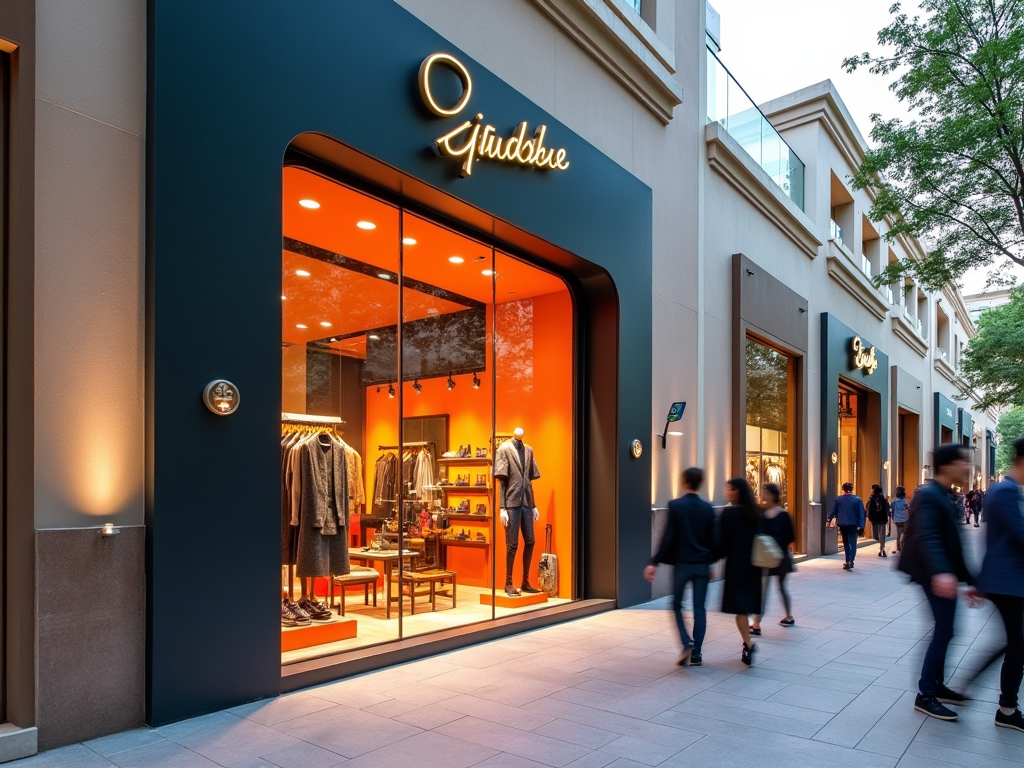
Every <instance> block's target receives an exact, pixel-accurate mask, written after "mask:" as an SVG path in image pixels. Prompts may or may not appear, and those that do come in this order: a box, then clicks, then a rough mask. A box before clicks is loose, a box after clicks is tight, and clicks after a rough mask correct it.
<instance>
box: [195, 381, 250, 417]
mask: <svg viewBox="0 0 1024 768" xmlns="http://www.w3.org/2000/svg"><path fill="white" fill-rule="evenodd" d="M241 400H242V398H241V395H239V393H238V387H236V386H235V385H234V384H232V383H231V382H230V381H228V380H227V379H216V380H214V381H211V382H210V383H209V384H207V385H206V389H204V390H203V402H204V403H205V404H206V407H207V408H209V409H210V410H211V411H213V412H214V413H216V414H217V415H218V416H228V415H230V414H232V413H234V412H235V411H237V410H238V404H239V403H240V402H241Z"/></svg>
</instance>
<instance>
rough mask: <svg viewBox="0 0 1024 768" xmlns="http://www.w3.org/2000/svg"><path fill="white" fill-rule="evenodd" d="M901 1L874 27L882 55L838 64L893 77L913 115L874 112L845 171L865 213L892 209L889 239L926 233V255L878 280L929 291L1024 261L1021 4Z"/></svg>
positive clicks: (1014, 0)
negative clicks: (862, 147)
mask: <svg viewBox="0 0 1024 768" xmlns="http://www.w3.org/2000/svg"><path fill="white" fill-rule="evenodd" d="M920 9H921V11H922V15H920V16H913V17H910V16H908V15H907V14H906V13H903V12H902V10H901V6H900V4H899V3H897V4H895V5H893V6H892V8H891V9H890V13H891V15H892V23H890V24H889V26H887V27H885V28H884V29H883V30H881V31H880V32H879V33H878V42H879V44H880V45H882V46H884V47H885V48H886V49H887V53H888V55H882V56H871V55H869V54H867V53H864V54H862V55H860V56H854V57H851V58H848V59H845V60H844V61H843V66H844V67H845V68H846V70H847V71H848V72H852V71H854V70H856V69H858V68H860V67H868V68H869V70H870V71H871V72H872V73H875V74H878V75H882V76H895V80H894V81H893V82H892V83H891V85H890V86H889V87H890V89H891V90H893V91H894V92H895V93H896V95H897V96H898V97H899V99H900V101H901V102H903V103H904V104H906V105H907V106H908V107H909V108H910V110H911V113H912V114H913V115H915V118H916V119H913V120H908V121H904V120H899V119H892V120H883V119H882V118H881V117H880V116H879V115H877V114H876V115H872V116H871V121H872V124H873V127H872V130H871V139H872V141H873V142H874V144H875V148H874V149H871V150H870V151H869V152H868V153H867V155H866V157H865V158H864V162H863V164H862V165H861V167H860V168H859V169H858V171H857V173H856V175H855V176H854V178H853V181H852V186H853V187H854V188H855V189H868V190H871V191H872V192H873V193H874V194H875V203H874V205H873V207H872V208H871V211H870V213H869V216H870V218H871V219H873V220H875V221H880V220H882V219H883V218H884V217H889V219H890V220H891V221H892V222H893V226H892V227H891V228H890V230H889V232H888V235H887V237H888V239H890V240H894V239H895V238H896V237H898V236H899V235H901V234H906V235H910V236H913V237H918V238H923V237H928V238H932V239H933V241H934V246H933V247H932V248H931V250H930V252H929V253H928V256H927V258H926V259H924V261H922V262H917V261H913V260H904V261H901V262H899V263H897V264H893V265H891V266H890V267H888V268H887V269H885V270H883V271H882V273H881V274H880V275H879V277H878V278H877V282H878V283H879V284H880V285H881V284H890V283H895V282H900V278H901V277H902V276H903V275H912V276H914V277H916V278H917V279H918V280H920V281H921V282H922V283H924V284H925V286H926V287H928V288H930V289H936V288H938V287H940V286H942V285H943V284H945V283H949V282H954V281H956V280H957V279H958V278H960V277H961V276H962V275H963V274H964V273H965V272H966V271H967V270H969V269H972V268H975V267H991V266H993V265H996V266H998V267H1001V268H1002V272H1001V273H993V274H992V277H991V278H990V279H991V281H992V282H997V283H998V282H1003V283H1013V282H1015V280H1014V279H1013V276H1012V274H1010V273H1012V271H1014V270H1013V266H1014V265H1016V266H1017V267H1024V0H923V1H922V2H921V4H920Z"/></svg>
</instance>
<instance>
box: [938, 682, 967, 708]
mask: <svg viewBox="0 0 1024 768" xmlns="http://www.w3.org/2000/svg"><path fill="white" fill-rule="evenodd" d="M935 698H936V699H938V700H939V701H941V702H942V703H943V704H963V703H965V702H967V701H970V699H969V698H968V697H967V696H964V695H963V694H962V693H957V692H956V691H954V690H951V689H949V688H947V687H946V686H944V685H940V686H939V689H938V690H937V691H935Z"/></svg>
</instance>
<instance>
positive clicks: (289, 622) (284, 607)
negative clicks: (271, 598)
mask: <svg viewBox="0 0 1024 768" xmlns="http://www.w3.org/2000/svg"><path fill="white" fill-rule="evenodd" d="M298 623H299V619H298V616H296V615H295V611H293V610H292V608H291V606H290V605H288V600H287V599H286V600H284V602H283V603H281V626H282V627H294V626H297V625H298Z"/></svg>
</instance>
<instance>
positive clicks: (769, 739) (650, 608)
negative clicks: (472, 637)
mask: <svg viewBox="0 0 1024 768" xmlns="http://www.w3.org/2000/svg"><path fill="white" fill-rule="evenodd" d="M982 530H984V529H968V530H967V531H966V536H967V537H968V539H971V540H972V543H974V544H976V543H977V542H978V540H979V539H980V531H982ZM891 548H892V546H891V543H890V549H891ZM893 563H894V559H893V558H889V559H885V560H883V559H881V558H879V557H878V556H877V545H873V544H872V545H868V546H865V547H863V548H862V549H861V552H860V553H859V556H858V559H857V568H856V570H854V571H853V572H851V573H847V572H845V571H843V570H842V569H841V564H842V561H841V557H839V558H837V557H833V558H821V559H817V560H812V561H809V562H806V563H803V564H801V565H800V566H799V571H798V573H796V574H794V576H793V577H792V592H793V598H794V615H795V616H796V620H797V626H796V627H794V628H792V629H783V628H782V627H779V626H778V624H777V622H778V619H779V618H781V614H780V610H779V606H780V602H779V599H778V594H777V592H776V591H775V588H774V586H773V588H772V594H771V597H770V601H771V602H770V605H769V609H768V610H769V615H768V616H767V617H766V618H765V622H764V628H765V629H764V636H763V637H762V638H760V641H759V649H760V651H759V653H758V654H757V657H756V660H755V666H754V667H752V668H747V667H744V666H743V664H742V663H741V662H740V659H739V651H740V641H739V639H738V635H737V633H736V630H735V625H734V623H733V619H732V617H728V616H723V615H721V614H717V613H709V627H708V636H707V640H706V642H705V646H704V663H705V666H703V667H701V668H686V669H680V668H679V667H677V666H676V664H675V662H676V660H677V644H678V639H677V637H676V634H675V628H674V625H673V623H672V620H671V615H670V613H669V612H668V611H667V610H665V608H666V604H665V601H655V602H652V603H649V604H647V605H644V606H641V607H639V608H633V609H629V610H621V611H614V612H610V613H605V614H602V615H599V616H594V617H590V618H587V619H582V620H579V621H575V622H571V623H568V624H563V625H559V626H555V627H551V628H548V629H543V630H538V631H535V632H530V633H527V634H523V635H518V636H515V637H511V638H507V639H504V640H499V641H495V642H491V643H486V644H483V645H478V646H474V647H472V648H467V649H464V650H461V651H456V652H453V653H449V654H445V655H443V656H438V657H434V658H431V659H426V660H423V661H419V662H415V663H411V664H405V665H402V666H399V667H394V668H390V669H386V670H382V671H380V672H375V673H372V674H367V675H363V676H361V677H358V678H352V679H348V680H344V681H341V682H337V683H332V684H327V685H323V686H319V687H316V688H311V689H308V690H304V691H300V692H298V693H294V694H290V695H287V696H282V697H280V698H279V699H276V700H273V701H267V702H260V703H255V704H250V705H246V706H242V707H236V708H235V709H231V710H228V711H225V712H219V713H216V714H212V715H207V716H205V717H200V718H196V719H194V720H189V721H186V722H182V723H177V724H175V725H170V726H167V727H164V728H157V729H155V730H149V729H141V730H136V731H129V732H126V733H121V734H117V735H114V736H108V737H105V738H102V739H97V740H95V741H91V742H88V743H85V744H78V745H74V746H70V747H65V748H62V749H59V750H54V751H52V752H47V753H44V754H41V755H38V756H36V757H33V758H29V759H27V760H23V761H20V762H18V763H15V764H14V765H16V766H18V768H49V767H50V766H53V767H54V768H56V767H57V766H60V768H94V767H95V768H101V767H103V768H106V767H108V766H121V768H178V767H179V766H181V767H185V768H191V767H192V766H212V767H215V766H231V767H233V768H330V767H331V766H336V765H344V766H346V768H371V767H372V768H377V767H378V766H379V767H380V768H469V767H470V766H477V767H478V768H541V767H542V766H553V767H554V768H565V767H571V768H634V767H636V768H640V767H641V766H664V767H665V768H674V767H676V766H757V768H772V767H774V766H780V767H782V766H785V767H786V768H803V767H805V766H806V767H808V768H810V767H811V766H814V767H815V768H819V767H820V766H853V767H855V768H890V767H891V766H900V768H924V767H925V766H928V767H929V768H948V766H972V768H974V767H977V768H982V767H984V766H1005V767H1006V768H1010V766H1017V767H1018V768H1019V767H1020V766H1021V765H1024V733H1018V732H1015V731H1008V730H1005V729H997V728H995V727H994V725H993V723H992V719H993V716H994V713H995V710H996V705H995V703H994V702H995V701H997V697H998V691H997V688H998V666H997V667H995V668H993V669H991V670H990V671H989V672H987V673H985V674H984V675H982V676H981V677H980V678H979V679H978V680H977V681H976V682H975V684H974V686H973V687H972V688H971V689H970V694H971V695H972V696H973V697H974V700H973V701H971V702H970V703H969V704H968V705H967V706H964V707H960V708H958V711H959V713H960V721H959V722H957V723H943V722H939V721H937V720H932V719H928V718H925V717H924V716H923V715H920V714H918V713H916V712H914V709H913V701H914V692H915V690H916V680H917V676H918V671H919V669H920V660H921V657H922V655H923V653H924V648H925V645H926V643H927V640H928V636H929V633H930V625H929V619H928V615H927V608H926V606H924V605H923V599H922V597H921V595H920V590H919V589H918V588H917V587H915V586H912V585H908V584H907V583H906V582H905V580H904V579H903V578H902V577H901V576H900V575H899V574H897V573H895V572H894V571H893V569H892V564H893ZM708 605H709V607H710V608H715V607H717V605H718V591H717V589H715V588H714V586H713V588H712V591H711V594H710V596H709V599H708ZM1001 634H1002V630H1001V628H1000V625H999V618H998V615H996V614H994V612H993V611H992V609H991V607H990V606H987V605H986V606H985V607H983V608H979V609H974V610H968V609H967V608H966V607H964V608H963V609H962V610H961V611H960V615H959V619H958V634H957V637H956V639H955V640H954V644H953V646H952V648H951V649H950V656H949V666H948V670H947V671H948V672H951V673H953V680H952V683H951V684H952V686H953V687H957V686H958V684H960V683H962V682H963V677H964V676H965V675H968V674H969V673H970V671H971V669H972V664H975V665H977V664H979V663H980V660H981V659H983V658H984V657H985V655H986V654H985V651H986V650H989V649H993V648H995V647H998V646H999V645H1000V641H1001ZM954 670H955V671H954Z"/></svg>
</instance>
